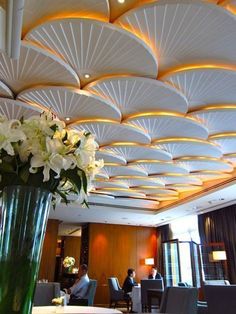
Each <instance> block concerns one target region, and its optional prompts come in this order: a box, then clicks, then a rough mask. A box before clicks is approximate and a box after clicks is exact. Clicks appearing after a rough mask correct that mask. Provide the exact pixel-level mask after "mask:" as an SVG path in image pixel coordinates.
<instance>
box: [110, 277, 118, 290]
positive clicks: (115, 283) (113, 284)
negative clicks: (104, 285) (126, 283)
mask: <svg viewBox="0 0 236 314" xmlns="http://www.w3.org/2000/svg"><path fill="white" fill-rule="evenodd" d="M108 286H109V290H110V293H111V292H112V291H118V290H120V285H119V282H118V279H117V278H116V277H111V278H108Z"/></svg>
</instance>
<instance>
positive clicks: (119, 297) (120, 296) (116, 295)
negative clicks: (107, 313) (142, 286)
mask: <svg viewBox="0 0 236 314" xmlns="http://www.w3.org/2000/svg"><path fill="white" fill-rule="evenodd" d="M108 287H109V292H110V307H112V306H113V303H114V308H115V307H117V305H118V303H119V302H125V303H126V305H127V309H128V311H129V303H130V300H128V299H125V298H124V291H123V290H122V289H121V287H120V284H119V281H118V279H117V278H116V277H111V278H108Z"/></svg>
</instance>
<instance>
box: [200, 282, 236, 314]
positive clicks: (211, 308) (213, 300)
mask: <svg viewBox="0 0 236 314" xmlns="http://www.w3.org/2000/svg"><path fill="white" fill-rule="evenodd" d="M204 289H205V295H206V301H207V309H208V314H223V313H227V314H235V312H236V285H230V286H229V285H221V286H220V285H206V286H205V287H204Z"/></svg>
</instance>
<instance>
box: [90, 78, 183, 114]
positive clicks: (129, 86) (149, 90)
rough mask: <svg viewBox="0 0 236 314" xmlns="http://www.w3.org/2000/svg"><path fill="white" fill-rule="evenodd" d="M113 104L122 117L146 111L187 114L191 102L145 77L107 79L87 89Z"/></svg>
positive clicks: (174, 90) (177, 92)
mask: <svg viewBox="0 0 236 314" xmlns="http://www.w3.org/2000/svg"><path fill="white" fill-rule="evenodd" d="M85 88H86V89H87V90H89V91H91V92H92V93H95V94H97V95H99V96H101V97H103V98H104V99H107V100H110V101H112V103H113V104H115V105H116V106H117V107H118V108H119V110H120V111H121V112H122V115H123V116H127V115H130V114H133V113H137V112H143V111H156V110H157V111H160V110H164V111H175V112H180V113H186V112H187V110H188V102H187V99H186V97H185V96H184V95H183V94H182V93H181V92H180V91H178V90H177V89H175V88H174V87H172V86H169V85H168V84H164V83H163V82H160V81H157V80H153V79H148V78H143V77H125V76H124V77H110V78H104V79H101V80H98V81H95V82H93V83H90V84H89V85H87V86H86V87H85Z"/></svg>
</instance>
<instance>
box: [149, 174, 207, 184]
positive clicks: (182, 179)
mask: <svg viewBox="0 0 236 314" xmlns="http://www.w3.org/2000/svg"><path fill="white" fill-rule="evenodd" d="M151 177H152V178H156V179H157V180H159V181H160V182H163V183H164V184H165V185H168V184H191V185H202V181H201V180H200V179H198V178H196V177H194V176H192V175H191V176H190V175H183V174H177V173H166V174H154V175H152V176H151Z"/></svg>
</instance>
